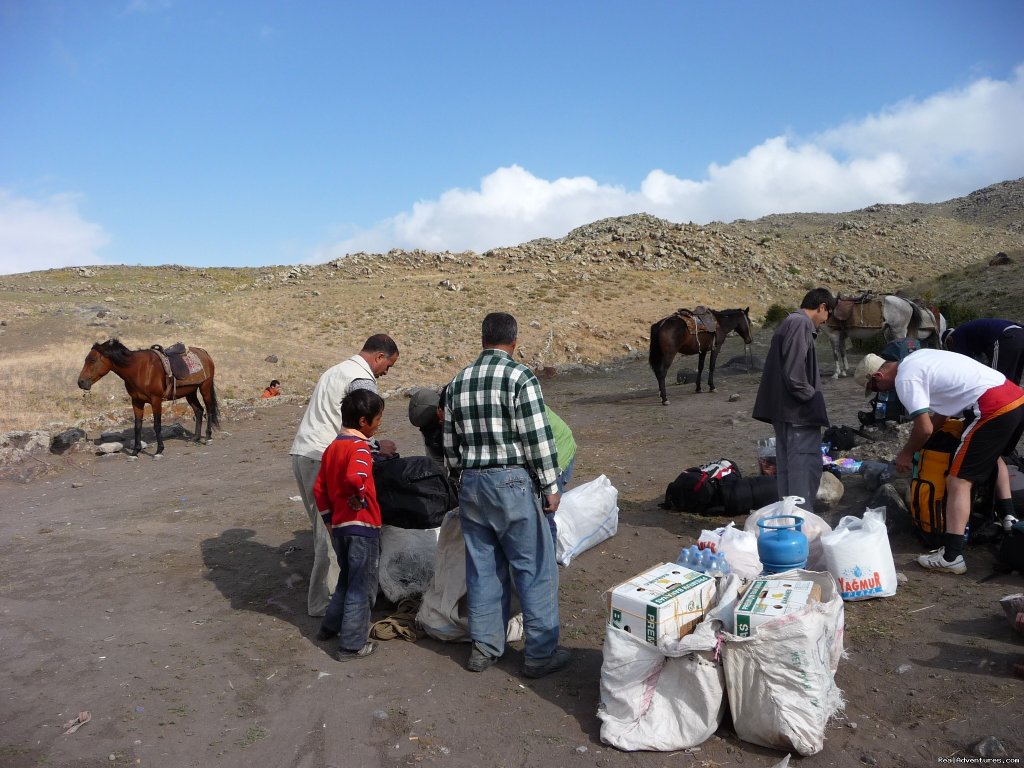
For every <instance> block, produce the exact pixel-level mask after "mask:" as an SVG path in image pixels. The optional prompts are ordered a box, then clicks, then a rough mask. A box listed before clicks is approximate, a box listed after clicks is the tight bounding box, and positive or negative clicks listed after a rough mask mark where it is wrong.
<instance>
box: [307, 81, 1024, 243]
mask: <svg viewBox="0 0 1024 768" xmlns="http://www.w3.org/2000/svg"><path fill="white" fill-rule="evenodd" d="M1022 125H1024V65H1022V66H1019V67H1018V68H1017V69H1016V70H1015V72H1014V73H1013V76H1012V77H1010V78H1009V79H1008V80H1006V81H999V80H990V79H982V80H978V81H976V82H974V83H972V84H970V85H969V86H967V87H965V88H962V89H955V90H949V91H946V92H943V93H939V94H936V95H934V96H932V97H929V98H927V99H925V100H923V101H916V100H907V101H905V102H902V103H900V104H897V105H894V106H892V107H889V108H887V109H885V110H883V111H882V112H880V113H879V114H875V115H869V116H867V117H865V118H863V119H861V120H856V121H851V122H848V123H846V124H843V125H840V126H837V127H836V128H834V129H832V130H829V131H826V132H824V133H822V134H819V135H816V136H810V137H808V138H806V139H804V140H799V139H794V138H792V137H781V136H780V137H773V138H769V139H767V140H765V141H764V142H762V143H761V144H759V145H758V146H756V147H753V148H752V149H751V150H750V151H749V152H747V153H746V154H745V155H743V156H742V157H738V158H736V159H734V160H732V161H730V162H728V163H727V164H726V165H718V164H717V163H712V164H711V165H710V166H709V167H708V170H707V174H706V176H705V177H704V178H702V179H696V180H695V179H681V178H678V177H676V176H673V175H672V174H670V173H667V172H665V171H663V170H658V169H655V170H652V171H650V172H649V173H648V174H647V177H646V178H645V179H644V180H643V181H642V182H641V184H640V188H639V189H637V190H628V189H623V188H622V187H619V186H613V185H608V184H601V183H599V182H598V181H596V180H594V179H592V178H589V177H586V176H581V177H575V178H560V179H556V180H554V181H549V180H546V179H541V178H538V177H536V176H534V175H533V174H531V173H530V172H529V171H528V170H526V169H524V168H521V167H519V166H516V165H513V166H510V167H505V168H499V169H497V170H496V171H494V172H493V173H491V174H489V175H488V176H486V177H484V179H483V180H482V181H481V183H480V188H479V189H478V190H467V189H452V190H449V191H447V192H444V193H443V194H441V196H440V197H439V198H437V199H436V200H424V201H420V202H417V203H416V204H415V205H413V207H412V209H411V210H410V211H406V212H402V213H399V214H397V215H395V216H393V217H391V218H389V219H386V220H384V221H382V222H380V223H378V224H377V225H376V226H374V227H372V228H370V229H367V230H364V231H360V232H358V233H357V234H355V235H354V236H352V237H350V238H348V239H347V240H344V241H342V242H339V243H336V244H333V245H331V246H328V247H325V248H322V249H320V250H319V251H318V252H317V254H316V257H315V260H316V261H323V260H325V259H330V258H334V257H337V256H341V255H344V254H347V253H355V252H358V251H370V252H376V251H387V250H389V249H390V248H405V249H412V248H424V249H428V250H451V251H461V250H475V251H478V252H482V251H486V250H487V249H489V248H493V247H497V246H507V245H516V244H518V243H521V242H525V241H527V240H532V239H534V238H537V237H561V236H563V235H564V234H565V233H566V232H568V231H569V230H571V229H573V228H574V227H577V226H580V225H581V224H585V223H587V222H590V221H594V220H595V219H600V218H604V217H607V216H621V215H625V214H629V213H636V212H638V211H645V212H647V213H651V214H654V215H656V216H660V217H663V218H666V219H669V220H671V221H682V222H687V221H694V222H697V223H701V224H704V223H707V222H709V221H713V220H721V221H732V220H734V219H737V218H757V217H760V216H764V215H766V214H769V213H789V212H798V211H804V212H812V211H813V212H836V211H846V210H852V209H856V208H861V207H864V206H867V205H870V204H872V203H877V202H887V203H907V202H922V203H927V202H939V201H941V200H947V199H950V198H952V197H957V196H959V195H964V194H967V193H969V192H972V191H973V190H975V189H978V188H980V187H983V186H986V185H988V184H992V183H995V182H998V181H1003V180H1006V179H1013V178H1017V177H1019V176H1024V131H1022V130H1021V126H1022Z"/></svg>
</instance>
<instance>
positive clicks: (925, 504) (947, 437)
mask: <svg viewBox="0 0 1024 768" xmlns="http://www.w3.org/2000/svg"><path fill="white" fill-rule="evenodd" d="M963 431H964V420H963V419H946V423H945V424H943V425H942V426H941V427H940V428H939V429H938V430H937V431H936V432H934V433H933V434H932V436H931V437H929V438H928V442H926V443H925V444H924V447H923V448H922V449H921V450H920V451H918V452H917V453H915V454H914V474H913V478H912V479H911V481H910V490H909V491H907V506H908V507H909V509H910V517H911V519H912V520H913V522H914V526H915V527H916V528H917V531H918V534H919V535H920V536H921V538H922V539H924V541H925V542H926V543H928V544H934V545H935V546H938V545H939V544H941V543H942V542H941V537H942V534H943V532H944V531H945V529H946V475H948V474H949V465H950V464H952V463H953V454H954V453H955V452H956V449H957V446H958V445H960V436H961V435H962V434H963Z"/></svg>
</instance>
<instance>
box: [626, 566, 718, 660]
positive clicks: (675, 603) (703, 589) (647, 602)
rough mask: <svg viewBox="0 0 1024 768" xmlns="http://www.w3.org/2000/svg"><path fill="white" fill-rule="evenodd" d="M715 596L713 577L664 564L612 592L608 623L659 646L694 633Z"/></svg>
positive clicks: (641, 574)
mask: <svg viewBox="0 0 1024 768" xmlns="http://www.w3.org/2000/svg"><path fill="white" fill-rule="evenodd" d="M714 596H715V580H714V579H713V578H712V577H710V576H707V575H705V574H703V573H697V572H696V571H691V570H690V569H689V568H684V567H683V566H681V565H677V564H676V563H661V564H659V565H656V566H654V567H653V568H649V569H648V570H646V571H644V572H643V573H640V574H638V575H636V576H634V577H633V578H631V579H629V580H628V581H624V582H623V583H622V584H620V585H619V586H617V587H615V588H613V589H612V590H611V591H610V592H609V593H608V623H609V624H611V625H612V626H613V627H618V628H619V629H622V630H624V631H626V632H629V634H631V635H633V636H634V637H637V638H639V639H641V640H643V641H645V642H648V643H650V644H651V645H658V643H659V642H660V641H662V640H677V639H679V638H680V637H683V636H684V635H688V634H689V633H690V632H692V631H693V628H694V627H695V626H697V624H699V623H700V622H701V620H702V619H703V618H704V614H706V613H707V612H708V609H709V608H710V607H711V604H712V601H713V599H714Z"/></svg>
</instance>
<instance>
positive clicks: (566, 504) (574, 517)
mask: <svg viewBox="0 0 1024 768" xmlns="http://www.w3.org/2000/svg"><path fill="white" fill-rule="evenodd" d="M618 501H619V492H618V490H617V489H616V488H615V486H614V485H612V481H611V480H609V479H608V478H607V477H605V476H604V475H601V476H600V477H597V478H595V479H593V480H591V481H590V482H587V483H583V485H578V486H576V487H575V488H571V489H569V490H568V491H566V492H565V493H564V494H562V499H561V501H560V502H559V504H558V510H557V511H556V512H555V526H556V528H557V529H558V541H556V542H555V558H556V559H557V560H558V562H559V563H560V564H562V565H569V563H570V562H571V561H572V559H573V558H574V557H576V556H577V555H579V554H580V553H581V552H586V551H587V550H588V549H590V548H591V547H593V546H596V545H597V544H600V543H601V542H602V541H604V540H605V539H609V538H611V537H612V536H614V535H615V532H616V531H618V530H619V507H618Z"/></svg>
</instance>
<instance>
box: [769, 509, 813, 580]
mask: <svg viewBox="0 0 1024 768" xmlns="http://www.w3.org/2000/svg"><path fill="white" fill-rule="evenodd" d="M803 525H804V519H803V518H802V517H798V516H797V515H775V516H773V517H766V518H763V519H761V520H758V521H757V527H758V528H760V529H761V534H760V536H758V538H757V555H758V557H760V558H761V565H763V566H764V572H765V573H781V572H783V571H788V570H790V569H791V568H803V567H804V566H806V565H807V551H808V546H807V536H806V535H805V534H804V532H803V531H802V530H801V529H802V528H803Z"/></svg>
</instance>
